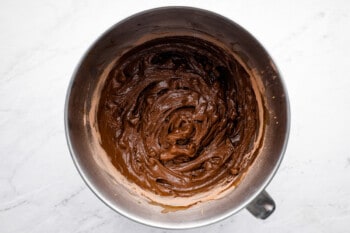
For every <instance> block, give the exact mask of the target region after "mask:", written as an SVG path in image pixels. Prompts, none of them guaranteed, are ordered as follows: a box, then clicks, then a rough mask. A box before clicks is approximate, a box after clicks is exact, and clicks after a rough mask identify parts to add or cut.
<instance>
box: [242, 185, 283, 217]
mask: <svg viewBox="0 0 350 233" xmlns="http://www.w3.org/2000/svg"><path fill="white" fill-rule="evenodd" d="M246 208H247V210H248V211H249V212H250V213H251V214H252V215H254V216H255V217H256V218H260V219H266V218H267V217H269V216H270V215H271V214H272V213H273V211H274V210H275V209H276V205H275V202H274V201H273V199H272V198H271V197H270V195H269V194H268V193H267V192H266V191H265V190H264V191H262V192H261V193H260V194H259V195H258V196H257V197H256V198H255V199H254V200H253V201H252V202H251V203H249V204H248V205H247V207H246Z"/></svg>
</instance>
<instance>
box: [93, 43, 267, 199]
mask: <svg viewBox="0 0 350 233" xmlns="http://www.w3.org/2000/svg"><path fill="white" fill-rule="evenodd" d="M258 111H259V109H258V104H257V100H256V96H255V93H254V91H253V88H252V84H251V79H250V76H249V75H248V73H247V72H246V70H245V69H244V68H243V67H242V66H241V65H240V64H239V63H238V62H237V61H236V60H235V59H234V57H233V56H232V55H230V54H228V53H227V52H225V51H224V50H223V49H220V48H219V47H217V46H215V45H214V44H212V43H209V42H207V41H204V40H200V39H195V38H191V37H168V38H162V39H156V40H153V41H150V42H146V43H145V44H143V45H141V46H138V47H136V48H134V49H132V50H131V51H129V52H127V53H126V54H124V55H123V56H122V57H121V58H120V59H118V61H117V62H116V63H115V65H114V66H113V68H112V69H111V71H110V72H109V76H108V78H107V81H106V83H105V86H104V88H103V90H102V93H101V98H100V102H99V110H98V115H97V116H98V128H99V131H100V135H101V140H102V147H103V148H104V149H105V150H106V152H107V154H108V155H109V156H110V157H111V160H112V163H113V164H114V166H115V167H116V168H117V169H118V170H119V172H120V173H121V174H123V175H124V176H125V177H126V178H127V179H128V180H129V181H130V182H134V183H136V184H137V185H138V186H140V187H141V188H142V189H145V190H148V191H151V192H152V193H155V194H158V195H162V196H179V197H189V196H193V195H195V194H198V193H203V192H206V191H209V190H212V189H214V188H216V187H219V186H221V185H223V184H227V183H230V182H231V183H232V184H233V183H234V181H235V180H237V179H238V178H239V177H240V175H241V174H242V173H243V172H245V170H246V169H247V168H248V166H249V165H250V163H251V162H252V161H253V159H254V157H255V156H256V154H257V153H255V151H254V144H256V140H258V139H257V135H258V131H259V124H261V123H260V121H259V113H258Z"/></svg>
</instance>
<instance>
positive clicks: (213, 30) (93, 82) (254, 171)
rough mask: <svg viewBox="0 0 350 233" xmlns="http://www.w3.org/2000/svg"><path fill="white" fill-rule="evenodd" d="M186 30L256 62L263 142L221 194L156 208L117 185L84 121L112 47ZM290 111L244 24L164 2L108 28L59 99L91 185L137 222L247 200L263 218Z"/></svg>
mask: <svg viewBox="0 0 350 233" xmlns="http://www.w3.org/2000/svg"><path fill="white" fill-rule="evenodd" d="M168 35H190V36H194V37H201V38H211V39H213V40H215V41H218V42H220V43H222V44H225V45H226V47H227V48H228V49H230V50H231V51H232V52H234V53H235V54H237V55H238V56H239V57H240V58H241V59H242V61H243V62H244V63H245V64H246V65H247V67H248V68H249V69H254V70H255V71H256V74H258V79H260V80H259V81H260V83H261V84H262V87H261V91H262V93H263V96H264V100H265V107H266V109H267V111H266V114H265V118H266V128H265V134H264V146H263V148H262V150H261V152H260V154H259V155H258V156H257V158H256V160H255V161H254V163H253V164H252V166H251V167H250V169H249V171H248V173H247V174H246V176H245V177H244V179H243V180H242V181H241V182H240V184H239V185H238V187H237V188H236V189H235V190H234V191H233V192H231V193H229V194H228V195H227V196H225V197H224V198H222V199H219V200H214V201H209V202H205V203H201V204H197V205H195V206H193V207H191V208H188V209H186V210H181V211H175V212H169V213H162V212H161V207H158V206H154V205H151V204H148V203H147V202H144V203H140V202H139V201H138V200H137V199H136V198H135V197H134V196H133V195H130V193H129V192H128V190H126V189H125V188H124V187H123V186H119V185H115V184H114V183H113V182H112V181H111V179H112V177H110V176H108V175H106V174H105V172H104V171H102V170H101V168H100V167H99V165H98V164H97V163H96V160H95V159H94V152H93V150H92V146H93V145H92V144H93V143H94V142H93V140H92V137H93V134H92V133H91V132H92V131H93V130H94V129H93V128H92V125H93V124H94V122H90V124H87V123H86V119H87V115H88V114H89V112H90V110H91V107H92V106H93V104H94V102H92V96H93V94H94V93H95V91H96V87H97V84H98V82H99V79H98V77H99V76H100V74H101V72H103V70H104V69H105V68H106V67H107V65H108V64H110V63H111V61H112V60H113V58H114V57H115V55H116V54H121V53H123V52H125V51H127V50H129V49H131V48H133V47H134V46H136V45H138V44H140V43H142V42H144V41H146V40H148V39H152V38H159V37H164V36H168ZM289 125H290V113H289V104H288V96H287V92H286V89H285V87H284V85H283V81H282V79H281V77H280V74H279V72H278V71H277V69H276V66H275V65H274V62H273V61H272V59H271V57H270V56H269V55H268V53H267V52H266V51H265V49H264V48H263V47H262V46H261V45H260V43H259V42H258V41H257V40H256V39H255V38H254V37H253V36H252V35H251V34H249V33H248V32H247V31H246V30H244V29H243V28H242V27H240V26H239V25H237V24H236V23H234V22H232V21H231V20H229V19H227V18H225V17H222V16H220V15H218V14H215V13H212V12H209V11H205V10H201V9H195V8H188V7H166V8H157V9H152V10H148V11H145V12H141V13H138V14H136V15H133V16H131V17H129V18H127V19H125V20H123V21H121V22H119V23H117V24H116V25H114V26H113V27H112V28H110V29H109V30H108V31H107V32H105V33H104V34H103V35H102V36H101V37H100V38H99V39H98V40H97V41H96V42H95V43H94V44H93V45H92V46H91V47H90V48H89V49H88V51H87V52H86V54H85V55H84V56H83V58H82V60H81V62H80V64H79V65H78V67H77V69H76V71H75V73H74V75H73V77H72V80H71V83H70V86H69V89H68V92H67V99H66V106H65V128H66V136H67V141H68V145H69V149H70V152H71V155H72V157H73V161H74V163H75V165H76V167H77V169H78V171H79V173H80V175H81V177H82V178H83V180H84V181H85V182H86V184H87V185H88V186H89V188H90V189H91V190H92V191H93V192H94V193H95V194H96V196H97V197H99V198H100V199H101V200H102V201H103V202H104V203H105V204H106V205H108V206H109V207H110V208H112V209H113V210H115V211H117V212H118V213H120V214H122V215H124V216H126V217H128V218H130V219H132V220H135V221H137V222H140V223H143V224H146V225H150V226H156V227H163V228H172V229H184V228H192V227H198V226H203V225H207V224H210V223H214V222H217V221H219V220H222V219H224V218H226V217H228V216H231V215H233V214H235V213H237V212H238V211H240V210H241V209H243V208H247V209H248V210H249V211H250V212H251V213H252V214H254V215H255V216H256V217H259V218H266V217H267V216H269V214H271V213H272V212H273V210H274V208H275V205H274V202H273V200H272V199H271V198H270V197H269V196H268V194H267V193H266V192H265V191H264V189H265V187H266V186H267V185H268V183H269V182H270V181H271V179H272V178H273V176H274V174H275V173H276V171H277V169H278V167H279V165H280V163H281V160H282V157H283V154H284V151H285V149H286V145H287V139H288V134H289Z"/></svg>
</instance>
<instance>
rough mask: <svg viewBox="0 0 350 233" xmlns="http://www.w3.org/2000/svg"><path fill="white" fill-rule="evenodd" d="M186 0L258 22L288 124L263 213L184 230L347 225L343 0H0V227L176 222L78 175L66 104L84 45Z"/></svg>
mask: <svg viewBox="0 0 350 233" xmlns="http://www.w3.org/2000/svg"><path fill="white" fill-rule="evenodd" d="M165 5H190V6H197V7H201V8H205V9H209V10H212V11H215V12H217V13H220V14H222V15H225V16H227V17H229V18H231V19H233V20H234V21H236V22H237V23H239V24H241V25H242V26H243V27H245V28H246V29H248V30H249V31H250V32H251V33H252V34H254V35H255V36H256V37H257V38H258V39H259V40H260V41H261V42H262V44H263V45H264V46H265V47H266V49H267V50H268V51H269V52H270V54H271V55H272V56H273V58H274V60H275V61H276V63H277V64H278V66H279V68H280V70H281V72H282V74H283V76H284V79H285V82H286V85H287V88H288V90H289V95H290V101H291V109H292V128H291V134H290V141H289V146H288V150H287V152H286V155H285V159H284V161H283V163H282V166H281V168H280V170H279V172H278V173H277V175H276V177H275V179H274V180H273V181H272V183H271V184H270V185H269V187H268V191H269V192H270V193H271V194H272V196H273V197H274V199H275V201H276V203H277V210H276V212H275V213H274V214H273V215H272V216H271V217H270V218H269V219H268V220H266V221H261V220H257V219H255V218H253V217H252V216H250V214H249V213H248V212H247V211H245V210H244V211H242V212H240V213H239V214H238V215H235V216H233V217H231V218H228V219H226V220H224V221H222V222H219V223H217V224H214V225H211V226H207V227H203V228H198V229H193V230H189V231H188V232H258V231H259V232H261V233H262V232H308V233H309V232H318V233H319V232H332V233H334V232H349V228H350V148H349V143H350V134H349V132H350V124H349V119H350V77H349V67H350V58H349V54H350V46H349V44H350V2H349V1H347V0H344V1H340V0H337V1H331V0H329V1H320V0H319V1H315V0H312V1H311V0H310V1H277V0H275V1H272V0H265V1H257V0H256V1H247V0H236V1H132V0H127V1H125V2H124V3H118V1H115V0H109V1H83V0H76V1H73V0H60V1H56V0H50V1H43V0H42V1H25V0H21V1H19V0H2V1H0V159H1V160H0V161H1V162H0V232H2V233H7V232H11V233H17V232H65V233H67V232H104V233H105V232H172V231H168V230H162V229H154V228H151V227H146V226H143V225H140V224H137V223H134V222H132V221H130V220H128V219H126V218H124V217H122V216H120V215H118V214H117V213H114V212H113V211H112V210H110V209H109V208H108V207H106V206H105V205H104V204H103V203H101V202H100V201H99V200H98V199H97V198H96V197H95V196H94V195H93V194H92V192H91V191H90V190H89V189H88V188H87V187H86V186H85V184H84V183H83V181H82V179H81V178H80V176H79V175H78V172H77V171H76V169H75V167H74V165H73V163H72V160H71V157H70V155H69V152H68V149H67V146H66V141H65V135H64V127H63V107H64V100H65V93H66V89H67V86H68V83H69V80H70V77H71V74H72V72H73V70H74V68H75V66H76V64H77V63H78V61H79V59H80V57H81V56H82V54H83V53H84V51H85V50H86V49H87V48H88V46H89V45H90V44H91V43H92V42H93V41H94V40H95V39H96V38H97V37H98V36H99V35H100V34H101V33H102V32H103V31H105V30H106V29H107V28H109V27H110V26H111V25H112V24H114V23H116V22H117V21H119V20H121V19H123V18H124V17H126V16H129V15H130V14H132V13H136V12H138V11H141V10H145V9H149V8H153V7H157V6H165Z"/></svg>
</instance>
